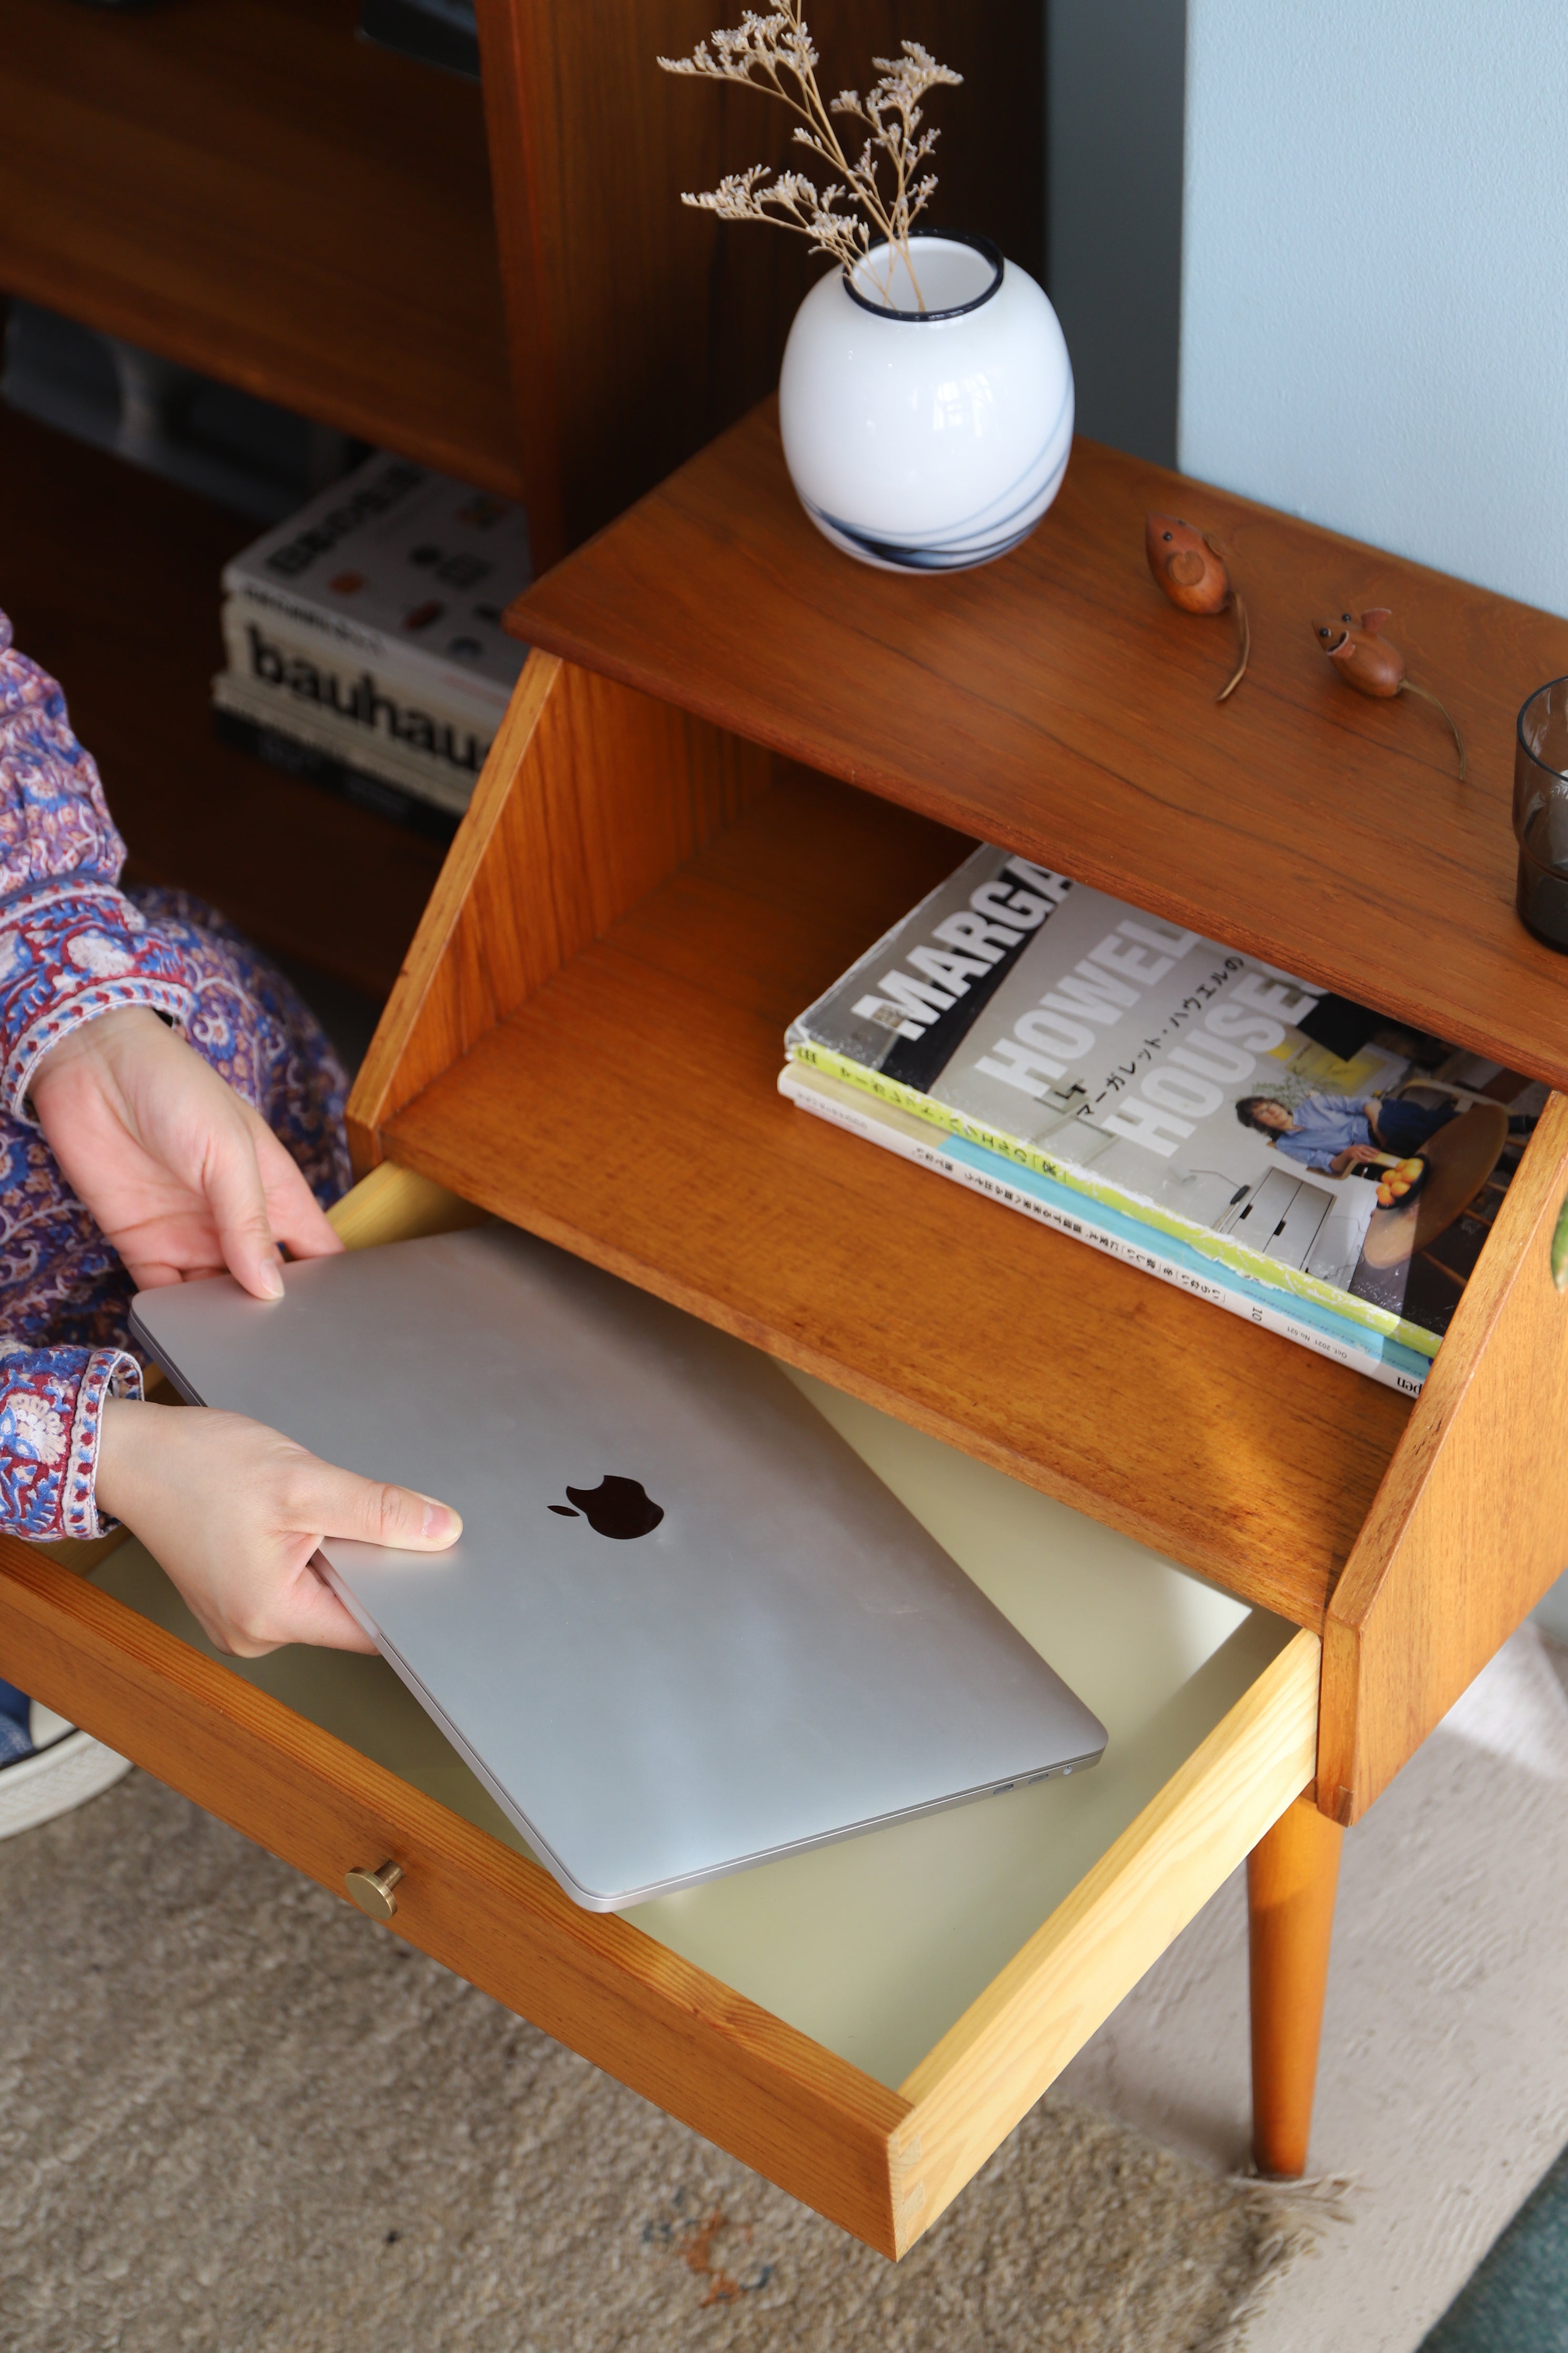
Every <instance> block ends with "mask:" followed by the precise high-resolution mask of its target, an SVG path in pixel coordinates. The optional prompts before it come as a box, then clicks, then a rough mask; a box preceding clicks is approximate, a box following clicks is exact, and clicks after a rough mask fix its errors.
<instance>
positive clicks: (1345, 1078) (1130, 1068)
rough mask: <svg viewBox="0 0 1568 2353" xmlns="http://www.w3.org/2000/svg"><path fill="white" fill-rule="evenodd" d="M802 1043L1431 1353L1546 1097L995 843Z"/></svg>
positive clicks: (837, 1067) (925, 1113)
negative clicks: (996, 847) (1001, 847)
mask: <svg viewBox="0 0 1568 2353" xmlns="http://www.w3.org/2000/svg"><path fill="white" fill-rule="evenodd" d="M785 1046H786V1050H787V1051H788V1053H789V1056H790V1058H791V1060H795V1061H800V1062H805V1063H809V1064H811V1065H813V1066H815V1067H816V1068H817V1069H819V1070H822V1071H826V1072H827V1073H828V1075H829V1076H830V1077H836V1078H839V1079H842V1080H844V1081H846V1082H847V1083H849V1084H851V1085H854V1086H858V1087H860V1088H862V1089H864V1090H867V1091H868V1092H870V1093H872V1094H875V1095H879V1096H880V1097H882V1098H883V1100H885V1101H887V1102H889V1103H894V1104H896V1105H898V1106H899V1107H900V1109H902V1110H904V1111H908V1112H910V1113H914V1114H915V1115H916V1116H917V1117H920V1118H921V1119H924V1120H926V1121H927V1122H929V1123H931V1124H933V1125H935V1126H937V1127H941V1128H945V1129H947V1130H948V1131H950V1132H951V1133H952V1134H958V1135H961V1136H963V1137H965V1138H967V1140H968V1141H969V1142H970V1143H972V1144H976V1145H983V1146H984V1148H985V1149H986V1150H988V1151H990V1152H993V1153H995V1154H997V1155H1000V1156H1001V1157H1002V1158H1003V1159H1005V1160H1008V1161H1011V1162H1013V1163H1015V1164H1016V1165H1017V1166H1020V1167H1025V1168H1029V1169H1033V1170H1035V1171H1036V1172H1037V1173H1038V1174H1040V1175H1043V1176H1047V1177H1049V1178H1051V1179H1052V1180H1053V1181H1054V1182H1055V1183H1057V1184H1058V1185H1062V1186H1065V1187H1068V1189H1069V1190H1071V1191H1074V1192H1077V1193H1079V1194H1080V1195H1083V1196H1084V1197H1086V1198H1089V1199H1091V1200H1094V1201H1097V1202H1099V1203H1100V1204H1101V1205H1102V1206H1104V1207H1107V1208H1114V1209H1117V1210H1120V1211H1122V1212H1124V1213H1126V1214H1127V1215H1129V1216H1131V1218H1133V1219H1137V1220H1138V1221H1139V1222H1140V1223H1142V1224H1143V1225H1145V1226H1148V1227H1150V1228H1152V1229H1153V1230H1154V1231H1155V1232H1157V1233H1160V1234H1163V1235H1165V1236H1166V1237H1168V1238H1170V1239H1172V1240H1179V1241H1182V1242H1184V1243H1186V1244H1188V1245H1190V1246H1191V1247H1192V1248H1193V1249H1194V1250H1197V1251H1198V1252H1200V1253H1201V1254H1202V1255H1203V1256H1204V1257H1205V1258H1207V1259H1210V1260H1212V1261H1215V1262H1216V1263H1218V1264H1222V1265H1225V1266H1227V1267H1229V1268H1230V1269H1231V1271H1233V1272H1236V1273H1239V1274H1245V1275H1247V1277H1249V1278H1250V1279H1251V1280H1253V1281H1255V1282H1259V1283H1261V1284H1263V1285H1264V1286H1265V1287H1266V1288H1268V1289H1269V1290H1272V1291H1275V1292H1278V1293H1289V1295H1290V1296H1291V1297H1293V1298H1295V1299H1298V1300H1310V1301H1313V1302H1315V1303H1317V1304H1319V1305H1320V1306H1323V1307H1328V1308H1331V1309H1332V1310H1333V1311H1334V1312H1335V1313H1336V1314H1340V1315H1342V1316H1345V1317H1348V1318H1349V1319H1350V1320H1352V1322H1356V1323H1359V1324H1363V1325H1364V1326H1365V1327H1367V1328H1368V1329H1369V1330H1371V1331H1374V1332H1380V1333H1383V1334H1384V1335H1386V1336H1388V1337H1390V1338H1393V1339H1396V1340H1398V1341H1400V1342H1402V1343H1403V1344H1404V1345H1406V1346H1408V1347H1412V1348H1415V1349H1417V1350H1419V1351H1420V1352H1421V1353H1422V1354H1424V1355H1426V1356H1435V1355H1436V1350H1437V1347H1438V1345H1439V1344H1440V1342H1441V1339H1442V1335H1443V1334H1444V1332H1445V1331H1446V1330H1447V1326H1448V1324H1449V1322H1450V1321H1451V1319H1452V1316H1453V1313H1454V1309H1455V1307H1456V1305H1457V1304H1458V1299H1459V1296H1460V1293H1462V1291H1463V1289H1464V1285H1465V1282H1466V1281H1467V1279H1468V1275H1469V1272H1470V1271H1471V1269H1472V1267H1473V1266H1474V1264H1475V1262H1476V1260H1477V1258H1478V1257H1479V1254H1480V1250H1481V1248H1482V1245H1483V1244H1484V1242H1485V1240H1486V1237H1487V1234H1488V1232H1489V1229H1490V1223H1491V1219H1492V1218H1493V1216H1494V1215H1495V1213H1496V1209H1497V1207H1498V1205H1499V1203H1500V1200H1501V1198H1502V1196H1503V1194H1504V1192H1505V1191H1506V1188H1507V1186H1508V1183H1509V1181H1510V1177H1511V1176H1512V1174H1513V1171H1514V1169H1515V1167H1517V1166H1518V1163H1519V1159H1520V1156H1521V1154H1522V1151H1523V1149H1524V1146H1525V1145H1526V1143H1527V1141H1528V1138H1529V1134H1530V1131H1531V1128H1532V1126H1533V1124H1534V1120H1535V1117H1536V1116H1537V1114H1538V1113H1539V1112H1540V1110H1541V1109H1542V1107H1543V1103H1544V1096H1545V1091H1544V1089H1542V1088H1541V1087H1539V1086H1536V1085H1534V1084H1532V1082H1530V1081H1529V1080H1527V1079H1525V1078H1522V1077H1521V1076H1520V1075H1519V1073H1517V1072H1513V1071H1502V1070H1500V1069H1499V1067H1498V1066H1497V1065H1496V1064H1494V1063H1490V1062H1487V1061H1483V1060H1479V1059H1478V1058H1477V1057H1475V1056H1472V1055H1468V1054H1466V1053H1463V1052H1461V1051H1459V1050H1457V1049H1455V1048H1453V1047H1450V1046H1448V1045H1446V1044H1445V1043H1444V1042H1443V1041H1442V1040H1440V1039H1432V1038H1427V1037H1424V1036H1422V1035H1420V1034H1418V1033H1416V1032H1415V1031H1412V1030H1410V1029H1405V1028H1402V1027H1400V1026H1399V1025H1398V1024H1396V1023H1392V1022H1389V1021H1387V1020H1385V1019H1384V1018H1382V1017H1380V1016H1379V1015H1378V1014H1377V1013H1375V1012H1373V1011H1371V1010H1369V1009H1368V1008H1364V1007H1362V1006H1358V1005H1355V1004H1353V1003H1352V1002H1351V1001H1350V1000H1348V999H1346V998H1342V997H1331V996H1330V995H1328V994H1327V993H1326V992H1325V991H1323V990H1322V989H1321V988H1319V987H1314V986H1313V985H1312V984H1310V983H1309V982H1306V981H1302V980H1300V979H1297V978H1296V977H1295V976H1292V975H1290V974H1289V973H1284V972H1280V971H1279V970H1277V969H1276V968H1275V967H1273V966H1271V965H1264V964H1262V963H1260V962H1259V961H1258V959H1256V958H1254V957H1250V956H1246V955H1241V954H1240V953H1238V952H1237V951H1236V950H1234V949H1230V948H1226V947H1224V946H1222V945H1220V944H1218V943H1216V942H1215V941H1213V940H1207V939H1205V938H1203V937H1202V936H1201V935H1200V934H1197V933H1196V932H1192V931H1187V930H1184V929H1183V928H1182V927H1181V926H1180V925H1179V924H1175V923H1168V922H1165V921H1163V920H1161V919H1159V918H1157V917H1155V916H1152V915H1149V914H1147V913H1143V912H1142V911H1141V910H1140V909H1138V908H1135V907H1131V906H1128V905H1126V904H1124V903H1123V902H1121V901H1119V900H1115V899H1111V898H1108V897H1107V896H1105V895H1104V894H1103V893H1102V892H1097V891H1091V890H1089V889H1088V888H1087V887H1086V886H1084V885H1082V884H1079V883H1075V882H1073V881H1070V880H1069V879H1068V877H1067V876H1066V875H1062V874H1058V873H1056V872H1054V871H1051V870H1050V869H1048V868H1046V867H1042V866H1037V865H1036V864H1034V863H1032V862H1031V861H1030V860H1026V859H1024V858H1020V857H1017V856H1016V855H1014V854H1013V853H1011V852H1009V851H1007V850H1005V849H995V848H993V847H989V846H984V847H982V848H980V849H976V850H975V851H974V852H973V855H972V856H971V857H970V858H968V859H966V860H965V861H964V863H963V865H962V866H961V867H960V868H959V869H958V871H957V872H956V873H955V874H952V875H951V876H950V877H949V879H948V880H947V881H945V882H943V883H942V884H940V885H939V887H938V888H937V889H936V890H935V891H933V892H931V894H930V896H929V897H928V898H926V899H924V900H923V901H922V902H921V904H920V905H919V906H918V907H916V908H915V909H914V910H913V911H912V912H911V913H910V914H908V915H906V916H905V917H904V919H903V921H902V922H901V923H897V924H895V925H894V927H893V929H892V930H891V931H890V932H889V933H888V934H886V936H885V937H884V938H883V939H881V940H879V942H878V943H877V944H876V946H875V947H873V948H872V949H870V950H869V951H868V954H867V955H864V956H862V957H861V958H860V960H859V961H858V963H857V964H856V965H853V966H852V967H851V969H850V970H849V971H848V972H847V974H845V975H844V976H843V977H842V979H840V980H839V981H837V983H836V984H835V985H834V987H832V988H831V989H829V990H828V991H827V993H826V996H824V997H821V998H819V999H818V1001H817V1003H816V1004H815V1005H814V1006H812V1007H811V1008H809V1009H808V1010H807V1011H806V1012H805V1013H803V1014H802V1015H801V1016H800V1017H799V1018H798V1019H797V1020H796V1021H795V1022H793V1023H792V1024H791V1025H790V1029H789V1031H788V1033H787V1036H786V1039H785Z"/></svg>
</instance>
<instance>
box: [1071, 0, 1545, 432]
mask: <svg viewBox="0 0 1568 2353" xmlns="http://www.w3.org/2000/svg"><path fill="white" fill-rule="evenodd" d="M1564 5H1568V0H1564ZM1185 41H1186V0H1048V6H1047V13H1046V61H1047V138H1046V153H1047V243H1048V250H1049V267H1048V271H1047V285H1048V289H1049V292H1050V297H1051V301H1053V303H1054V304H1055V305H1056V309H1057V315H1058V318H1059V319H1060V320H1061V322H1062V332H1063V333H1064V334H1065V335H1066V337H1067V340H1068V352H1069V353H1071V355H1072V364H1073V380H1074V385H1075V386H1076V389H1077V394H1078V429H1079V432H1080V433H1087V434H1089V436H1090V438H1092V439H1094V440H1096V441H1109V442H1110V443H1111V444H1112V445H1113V446H1114V447H1115V448H1118V449H1131V451H1132V452H1133V453H1134V455H1135V456H1137V457H1140V458H1152V459H1156V460H1157V461H1158V462H1159V463H1160V464H1162V465H1165V466H1173V465H1174V464H1175V461H1176V366H1177V350H1178V335H1179V321H1180V306H1181V266H1182V65H1183V56H1184V47H1185Z"/></svg>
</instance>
